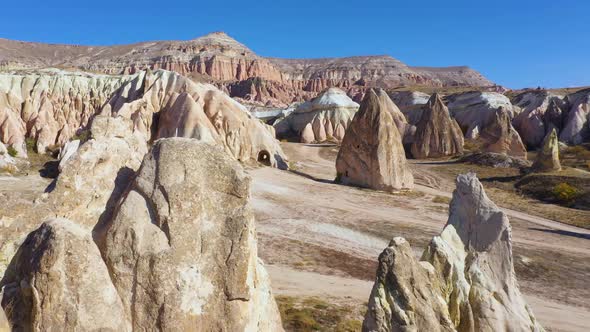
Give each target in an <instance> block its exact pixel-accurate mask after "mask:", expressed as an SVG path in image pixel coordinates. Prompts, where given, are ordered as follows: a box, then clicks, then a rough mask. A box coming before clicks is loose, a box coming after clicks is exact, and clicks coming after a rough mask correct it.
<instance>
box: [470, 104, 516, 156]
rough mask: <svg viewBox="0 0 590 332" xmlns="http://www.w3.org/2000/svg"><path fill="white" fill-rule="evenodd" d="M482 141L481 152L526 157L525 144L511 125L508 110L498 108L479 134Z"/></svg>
mask: <svg viewBox="0 0 590 332" xmlns="http://www.w3.org/2000/svg"><path fill="white" fill-rule="evenodd" d="M479 139H480V140H481V141H483V145H482V152H492V153H500V154H505V155H507V156H511V157H516V158H522V159H526V158H527V151H526V147H525V145H524V144H523V143H522V140H521V139H520V135H519V134H518V132H517V131H516V129H514V127H513V126H512V119H511V117H510V112H508V110H506V109H504V108H498V109H497V110H496V113H495V114H494V116H493V118H492V120H491V121H490V123H489V124H488V125H487V126H485V127H484V128H483V129H482V131H481V132H480V134H479Z"/></svg>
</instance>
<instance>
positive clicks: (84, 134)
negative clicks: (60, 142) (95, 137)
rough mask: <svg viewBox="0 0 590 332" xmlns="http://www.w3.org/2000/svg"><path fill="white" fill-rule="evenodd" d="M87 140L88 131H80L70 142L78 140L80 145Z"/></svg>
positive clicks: (88, 136)
mask: <svg viewBox="0 0 590 332" xmlns="http://www.w3.org/2000/svg"><path fill="white" fill-rule="evenodd" d="M89 138H90V130H82V131H80V132H78V133H77V134H76V135H74V136H73V137H72V141H75V140H80V143H84V142H86V141H87V140H88V139H89Z"/></svg>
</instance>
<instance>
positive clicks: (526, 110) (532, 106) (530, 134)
mask: <svg viewBox="0 0 590 332" xmlns="http://www.w3.org/2000/svg"><path fill="white" fill-rule="evenodd" d="M563 99H564V98H563V96H559V95H556V94H553V93H551V92H548V91H546V90H535V91H527V92H524V93H521V94H519V95H518V96H516V97H514V98H513V99H512V102H513V104H514V105H515V106H516V107H518V108H519V109H520V112H519V114H517V115H516V116H515V117H514V120H513V124H514V128H516V130H517V131H518V133H519V134H520V136H521V137H522V140H523V143H524V144H525V145H526V146H528V147H530V148H537V147H539V146H541V143H542V142H543V138H545V136H546V135H547V134H548V133H550V132H551V129H552V128H550V127H551V126H550V125H549V124H548V123H547V115H548V112H549V111H551V113H555V111H556V110H551V108H554V107H558V108H562V109H563V108H567V107H568V105H567V102H565V101H564V100H563ZM552 104H553V105H554V106H551V105H552ZM555 115H556V114H554V116H555ZM562 116H563V114H560V115H559V118H556V119H554V122H556V123H559V122H562V121H563V119H561V117H562ZM561 129H562V127H561V126H560V127H559V128H558V131H559V130H561Z"/></svg>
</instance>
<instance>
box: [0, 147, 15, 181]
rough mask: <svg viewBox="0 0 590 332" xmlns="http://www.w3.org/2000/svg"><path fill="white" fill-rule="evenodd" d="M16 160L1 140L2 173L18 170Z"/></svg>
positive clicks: (0, 164) (0, 158)
mask: <svg viewBox="0 0 590 332" xmlns="http://www.w3.org/2000/svg"><path fill="white" fill-rule="evenodd" d="M16 164H17V162H16V160H15V159H14V158H13V157H12V156H11V155H10V154H9V153H8V149H7V148H6V146H5V145H4V144H2V142H0V173H4V172H7V173H14V172H16V171H17V170H18V167H17V166H16Z"/></svg>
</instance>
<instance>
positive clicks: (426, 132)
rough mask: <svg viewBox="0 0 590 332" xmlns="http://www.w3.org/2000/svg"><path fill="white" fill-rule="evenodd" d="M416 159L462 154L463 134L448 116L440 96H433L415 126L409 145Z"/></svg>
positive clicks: (455, 122)
mask: <svg viewBox="0 0 590 332" xmlns="http://www.w3.org/2000/svg"><path fill="white" fill-rule="evenodd" d="M411 152H412V156H413V157H414V158H416V159H425V158H438V157H445V156H454V155H459V154H462V153H463V133H462V132H461V128H460V127H459V125H458V124H457V121H455V120H454V119H453V118H451V116H450V114H449V110H448V109H447V107H446V106H445V104H444V103H443V101H442V99H441V97H440V95H438V94H436V93H435V94H433V95H432V96H431V97H430V100H428V103H427V104H426V105H425V106H424V110H423V112H422V117H421V118H420V121H418V123H417V124H416V132H415V134H414V139H413V142H412V145H411Z"/></svg>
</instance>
